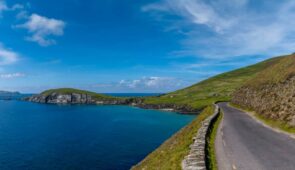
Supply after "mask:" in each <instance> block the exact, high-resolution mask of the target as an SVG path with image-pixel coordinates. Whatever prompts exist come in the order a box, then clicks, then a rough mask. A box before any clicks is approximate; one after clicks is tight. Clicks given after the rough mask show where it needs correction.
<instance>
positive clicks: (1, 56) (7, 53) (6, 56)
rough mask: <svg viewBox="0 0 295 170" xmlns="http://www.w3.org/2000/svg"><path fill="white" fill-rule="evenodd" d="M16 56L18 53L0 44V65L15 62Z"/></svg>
mask: <svg viewBox="0 0 295 170" xmlns="http://www.w3.org/2000/svg"><path fill="white" fill-rule="evenodd" d="M18 58H19V55H18V54H17V53H16V52H14V51H12V50H9V49H6V48H4V47H3V46H2V45H1V44H0V65H9V64H12V63H15V62H16V61H17V60H18Z"/></svg>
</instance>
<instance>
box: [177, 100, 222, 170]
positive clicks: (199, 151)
mask: <svg viewBox="0 0 295 170" xmlns="http://www.w3.org/2000/svg"><path fill="white" fill-rule="evenodd" d="M218 114H219V107H218V106H217V105H215V111H214V113H213V115H211V116H210V117H208V118H207V119H205V120H204V121H203V122H202V125H201V127H200V129H199V130H198V133H197V134H196V136H195V137H194V138H193V139H192V140H193V141H194V142H193V144H192V145H191V146H190V152H189V155H187V156H186V157H185V158H184V160H183V161H182V165H181V166H182V169H183V170H206V169H207V168H206V137H207V134H208V132H209V127H210V126H211V124H212V122H213V121H212V120H213V119H214V118H216V116H217V115H218Z"/></svg>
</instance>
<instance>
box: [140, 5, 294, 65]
mask: <svg viewBox="0 0 295 170" xmlns="http://www.w3.org/2000/svg"><path fill="white" fill-rule="evenodd" d="M142 11H144V12H149V13H152V14H153V15H152V16H156V17H157V19H159V18H160V20H161V21H165V22H169V24H170V26H169V28H167V30H174V31H177V32H180V33H181V34H183V35H184V37H185V39H184V40H183V41H182V42H181V43H182V45H183V49H182V50H181V51H177V52H175V53H174V54H175V55H179V56H198V57H204V58H215V59H222V58H226V57H236V56H245V55H277V54H284V53H291V52H293V51H294V50H295V48H294V47H295V41H294V39H295V20H294V18H295V1H292V0H285V1H276V0H269V1H263V3H262V2H260V1H254V0H228V1H224V0H214V1H212V0H161V1H159V2H157V3H152V4H148V5H146V6H144V7H143V8H142ZM167 18H169V19H167ZM171 18H174V19H171Z"/></svg>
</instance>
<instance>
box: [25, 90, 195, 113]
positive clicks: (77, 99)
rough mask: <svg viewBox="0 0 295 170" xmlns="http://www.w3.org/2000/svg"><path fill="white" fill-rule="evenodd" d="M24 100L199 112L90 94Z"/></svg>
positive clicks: (36, 97) (140, 100) (142, 100)
mask: <svg viewBox="0 0 295 170" xmlns="http://www.w3.org/2000/svg"><path fill="white" fill-rule="evenodd" d="M23 100H25V101H29V102H35V103H44V104H89V105H90V104H92V105H131V106H136V107H140V108H143V109H157V110H164V111H175V112H179V113H182V114H196V113H199V111H198V110H194V109H192V108H191V107H189V106H185V105H175V104H146V103H144V98H140V97H133V98H123V97H120V98H116V97H105V98H99V99H98V98H95V97H93V96H92V95H89V94H82V93H70V94H60V93H55V92H54V93H51V94H49V95H44V94H42V93H41V94H38V95H34V96H31V97H27V98H24V99H23Z"/></svg>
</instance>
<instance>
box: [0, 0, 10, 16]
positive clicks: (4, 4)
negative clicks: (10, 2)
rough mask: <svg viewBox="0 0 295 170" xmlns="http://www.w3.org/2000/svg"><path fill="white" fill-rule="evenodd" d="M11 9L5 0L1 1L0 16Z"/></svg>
mask: <svg viewBox="0 0 295 170" xmlns="http://www.w3.org/2000/svg"><path fill="white" fill-rule="evenodd" d="M8 9H9V8H8V7H7V5H6V3H5V1H4V0H0V16H1V14H2V12H3V11H6V10H8Z"/></svg>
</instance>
